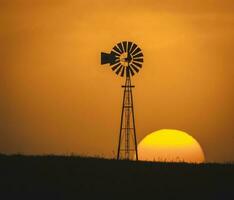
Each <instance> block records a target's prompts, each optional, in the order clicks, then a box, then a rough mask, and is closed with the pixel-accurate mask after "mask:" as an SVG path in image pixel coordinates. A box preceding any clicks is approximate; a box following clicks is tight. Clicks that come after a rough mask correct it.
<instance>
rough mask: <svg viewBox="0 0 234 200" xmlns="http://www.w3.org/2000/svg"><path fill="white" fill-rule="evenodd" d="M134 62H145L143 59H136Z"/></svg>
mask: <svg viewBox="0 0 234 200" xmlns="http://www.w3.org/2000/svg"><path fill="white" fill-rule="evenodd" d="M133 61H137V62H143V61H144V60H143V58H135V59H133Z"/></svg>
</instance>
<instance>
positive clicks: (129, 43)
mask: <svg viewBox="0 0 234 200" xmlns="http://www.w3.org/2000/svg"><path fill="white" fill-rule="evenodd" d="M131 48H132V42H128V48H127V51H128V53H129V52H130V50H131Z"/></svg>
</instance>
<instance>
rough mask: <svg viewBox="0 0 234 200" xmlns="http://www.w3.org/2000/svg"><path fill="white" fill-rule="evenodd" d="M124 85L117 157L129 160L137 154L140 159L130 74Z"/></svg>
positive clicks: (136, 157) (136, 156)
mask: <svg viewBox="0 0 234 200" xmlns="http://www.w3.org/2000/svg"><path fill="white" fill-rule="evenodd" d="M122 87H123V88H124V95H123V105H122V113H121V122H120V132H119V143H118V153H117V159H120V158H125V159H128V160H129V159H131V158H133V156H134V155H135V159H136V160H138V152H137V138H136V127H135V116H134V107H133V95H132V88H133V87H134V86H132V85H131V78H130V76H129V77H126V81H125V85H124V86H122ZM123 143H124V144H123Z"/></svg>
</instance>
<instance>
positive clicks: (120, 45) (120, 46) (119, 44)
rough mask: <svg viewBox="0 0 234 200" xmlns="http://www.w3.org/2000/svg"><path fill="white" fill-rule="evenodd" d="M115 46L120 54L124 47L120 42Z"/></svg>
mask: <svg viewBox="0 0 234 200" xmlns="http://www.w3.org/2000/svg"><path fill="white" fill-rule="evenodd" d="M117 46H118V48H119V50H120V52H121V54H122V53H124V49H123V46H122V43H118V44H117Z"/></svg>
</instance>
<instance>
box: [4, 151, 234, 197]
mask: <svg viewBox="0 0 234 200" xmlns="http://www.w3.org/2000/svg"><path fill="white" fill-rule="evenodd" d="M0 180H1V181H0V199H32V200H34V199H43V200H44V199H91V198H96V199H106V198H108V199H117V198H120V199H127V198H128V199H134V198H137V199H222V200H223V199H224V200H226V199H234V165H233V164H186V163H153V162H134V161H116V160H108V159H99V158H86V157H77V156H22V155H11V156H6V155H0Z"/></svg>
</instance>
